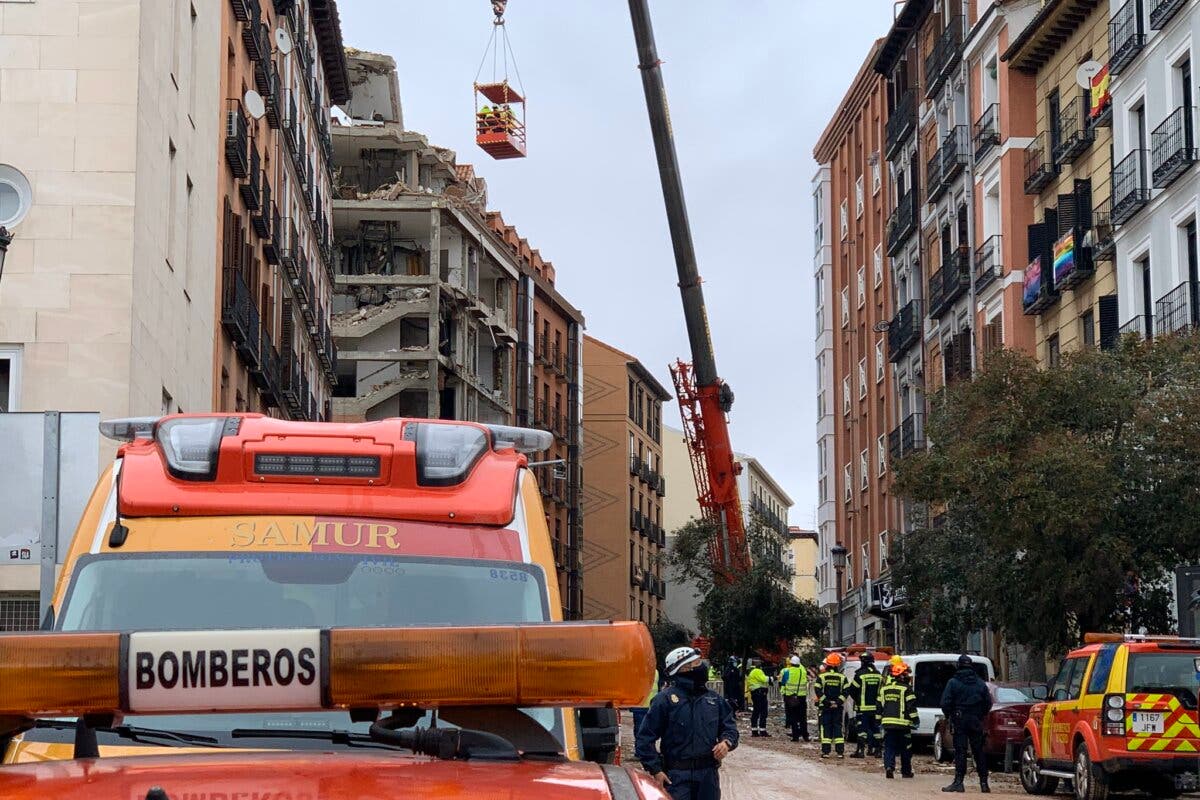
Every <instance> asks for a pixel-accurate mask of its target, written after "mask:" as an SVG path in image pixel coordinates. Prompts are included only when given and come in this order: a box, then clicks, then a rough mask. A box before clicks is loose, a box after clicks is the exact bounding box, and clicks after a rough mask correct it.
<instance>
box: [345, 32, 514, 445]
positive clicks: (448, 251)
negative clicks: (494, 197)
mask: <svg viewBox="0 0 1200 800" xmlns="http://www.w3.org/2000/svg"><path fill="white" fill-rule="evenodd" d="M349 64H350V72H351V74H352V75H353V76H354V78H353V82H354V86H353V88H352V90H351V98H350V102H349V104H348V108H349V109H350V111H351V112H353V113H354V114H364V115H369V117H368V118H364V119H358V118H355V117H350V118H349V119H348V123H349V124H345V125H337V126H334V129H333V153H334V162H335V164H336V167H337V169H338V173H339V185H338V187H337V197H336V199H335V200H334V202H333V229H334V238H335V240H336V244H337V250H338V264H337V275H336V290H337V295H336V298H335V304H334V311H335V315H334V318H333V336H334V338H335V340H336V342H337V349H338V365H337V378H338V380H337V388H336V390H335V392H334V395H335V396H334V400H333V413H334V417H335V418H336V419H339V420H374V419H383V418H385V417H397V416H403V417H426V418H441V419H470V420H477V421H480V422H492V423H512V422H513V421H514V420H515V418H516V413H515V412H516V409H515V406H514V402H515V398H514V374H515V363H516V359H515V350H516V345H517V342H518V341H519V339H520V334H519V332H518V330H517V322H518V316H517V288H518V283H519V280H520V277H521V268H520V266H519V264H518V256H517V255H516V254H514V252H513V249H512V247H511V246H510V245H508V244H506V243H505V241H504V240H503V239H502V238H501V236H500V235H498V234H497V232H496V231H495V230H493V227H492V225H491V224H490V223H489V221H488V216H487V184H486V182H485V181H484V180H483V179H482V178H481V177H479V176H477V175H475V172H474V170H473V169H472V168H471V167H470V166H469V165H465V164H458V163H457V161H456V158H455V154H454V152H453V151H451V150H448V149H446V148H443V147H437V146H435V145H431V144H430V143H429V140H428V139H427V138H426V137H425V136H423V135H421V134H419V133H415V132H412V131H406V130H404V126H403V124H402V115H401V106H400V101H399V91H398V88H397V89H396V91H395V92H394V93H393V92H392V91H390V90H386V91H383V90H381V89H380V81H379V79H378V77H376V78H372V76H380V74H382V75H383V76H384V77H385V78H386V79H385V80H383V81H382V83H383V85H384V86H385V87H386V86H388V85H390V84H392V81H394V80H395V78H394V76H395V62H394V61H392V60H391V59H390V58H389V57H387V56H380V55H376V54H371V53H360V52H355V53H354V54H353V55H352V56H351V58H350V59H349ZM389 76H390V77H389Z"/></svg>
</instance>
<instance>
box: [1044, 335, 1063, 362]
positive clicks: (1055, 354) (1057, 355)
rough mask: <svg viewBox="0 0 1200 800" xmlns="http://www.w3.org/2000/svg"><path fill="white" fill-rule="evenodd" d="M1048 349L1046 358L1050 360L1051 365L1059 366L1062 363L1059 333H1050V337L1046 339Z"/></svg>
mask: <svg viewBox="0 0 1200 800" xmlns="http://www.w3.org/2000/svg"><path fill="white" fill-rule="evenodd" d="M1046 350H1047V351H1048V357H1047V359H1046V360H1047V361H1049V362H1050V366H1052V367H1057V366H1058V365H1059V364H1061V363H1062V351H1061V350H1060V349H1059V345H1058V334H1057V333H1052V334H1050V338H1049V339H1047V340H1046Z"/></svg>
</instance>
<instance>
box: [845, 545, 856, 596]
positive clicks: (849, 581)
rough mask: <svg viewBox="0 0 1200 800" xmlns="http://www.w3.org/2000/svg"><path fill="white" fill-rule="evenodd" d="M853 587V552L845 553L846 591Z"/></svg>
mask: <svg viewBox="0 0 1200 800" xmlns="http://www.w3.org/2000/svg"><path fill="white" fill-rule="evenodd" d="M853 588H854V553H848V554H847V555H846V591H847V592H848V591H850V590H851V589H853Z"/></svg>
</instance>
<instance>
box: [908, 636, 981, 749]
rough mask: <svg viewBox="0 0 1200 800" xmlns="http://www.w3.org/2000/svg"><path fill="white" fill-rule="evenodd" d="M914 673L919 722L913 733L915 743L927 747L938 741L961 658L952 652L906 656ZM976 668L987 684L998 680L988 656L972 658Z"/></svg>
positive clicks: (914, 689)
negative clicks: (945, 696)
mask: <svg viewBox="0 0 1200 800" xmlns="http://www.w3.org/2000/svg"><path fill="white" fill-rule="evenodd" d="M903 658H904V663H906V664H908V666H909V668H910V669H912V672H913V692H914V693H915V694H916V695H917V713H918V716H919V720H918V722H917V728H916V730H914V731H913V741H914V744H918V745H926V744H929V743H930V742H932V741H933V740H934V738H935V737H934V732H935V731H936V729H937V724H938V721H939V720H941V718H942V692H943V691H945V689H946V684H947V683H949V682H950V679H951V678H953V677H954V673H955V672H957V671H958V655H957V654H952V653H920V654H917V655H911V656H903ZM971 661H972V662H973V664H972V666H974V668H975V672H976V673H978V675H979V677H980V678H982V679H983V680H985V681H991V680H995V678H996V670H995V669H994V668H993V667H992V662H991V659H989V658H987V657H986V656H971Z"/></svg>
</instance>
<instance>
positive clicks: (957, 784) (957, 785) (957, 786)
mask: <svg viewBox="0 0 1200 800" xmlns="http://www.w3.org/2000/svg"><path fill="white" fill-rule="evenodd" d="M942 791H943V792H965V791H966V788H965V787H964V786H963V782H962V779H961V778H955V779H954V783H952V784H950V785H949V786H943V787H942Z"/></svg>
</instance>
